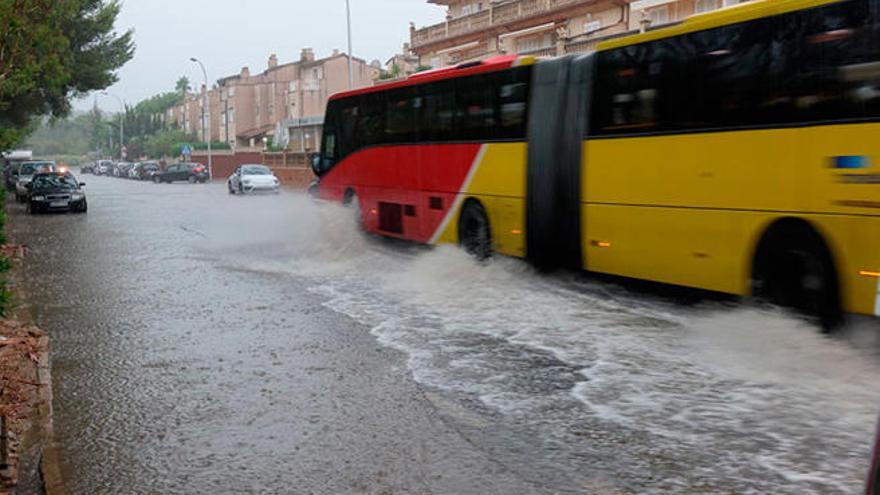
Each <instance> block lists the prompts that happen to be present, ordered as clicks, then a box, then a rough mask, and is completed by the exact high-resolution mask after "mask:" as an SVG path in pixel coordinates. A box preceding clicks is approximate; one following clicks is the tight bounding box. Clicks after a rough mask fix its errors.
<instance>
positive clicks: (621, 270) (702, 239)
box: [582, 130, 800, 294]
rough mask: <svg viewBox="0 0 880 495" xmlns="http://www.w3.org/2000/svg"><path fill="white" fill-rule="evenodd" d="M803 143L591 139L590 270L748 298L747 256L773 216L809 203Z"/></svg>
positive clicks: (785, 133) (777, 136)
mask: <svg viewBox="0 0 880 495" xmlns="http://www.w3.org/2000/svg"><path fill="white" fill-rule="evenodd" d="M796 139H797V134H796V131H794V130H771V131H744V132H727V133H703V134H686V135H677V136H656V137H639V138H617V139H601V140H590V141H587V142H586V143H585V149H584V156H585V157H586V158H585V161H584V167H585V170H584V174H583V177H582V181H583V182H582V187H583V190H584V191H586V194H585V196H584V198H583V199H584V201H585V206H584V208H585V210H584V212H583V214H584V219H583V220H582V228H583V229H584V237H583V244H582V249H584V252H585V253H587V254H588V256H587V259H586V263H585V265H584V266H585V268H587V269H588V270H592V271H597V272H602V273H610V274H616V275H623V276H627V277H635V278H642V279H647V280H655V281H659V282H666V283H674V284H679V285H685V286H690V287H699V288H703V289H710V290H717V291H723V292H729V293H735V294H746V293H748V292H749V291H750V289H749V287H748V285H749V279H750V273H749V271H750V266H751V265H750V259H747V258H750V257H751V255H752V251H753V244H754V242H756V241H755V239H756V238H758V237H760V232H761V229H762V228H763V226H764V225H766V222H767V221H768V219H769V218H774V217H776V216H778V215H777V214H776V213H773V212H772V211H771V210H777V211H786V210H787V211H793V210H796V209H798V206H799V203H800V201H799V199H798V197H797V194H796V192H797V186H798V184H797V183H796V181H793V180H791V178H792V177H796V176H797V175H796V171H795V158H796V153H795V144H796V142H797V141H796ZM749 210H751V211H754V210H763V211H764V212H765V213H760V212H758V213H747V212H748V211H749ZM591 222H592V223H591ZM606 245H607V247H600V246H606Z"/></svg>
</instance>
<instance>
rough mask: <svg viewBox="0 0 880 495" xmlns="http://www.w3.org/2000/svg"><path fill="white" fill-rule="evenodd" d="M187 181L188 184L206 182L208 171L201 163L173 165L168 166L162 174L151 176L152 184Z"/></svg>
mask: <svg viewBox="0 0 880 495" xmlns="http://www.w3.org/2000/svg"><path fill="white" fill-rule="evenodd" d="M178 181H187V182H189V183H190V184H195V183H196V182H208V170H207V169H206V168H205V166H204V165H202V164H201V163H175V164H173V165H169V166H168V168H166V169H165V171H164V172H158V173H156V174H154V175H153V182H155V183H156V184H159V183H162V182H178Z"/></svg>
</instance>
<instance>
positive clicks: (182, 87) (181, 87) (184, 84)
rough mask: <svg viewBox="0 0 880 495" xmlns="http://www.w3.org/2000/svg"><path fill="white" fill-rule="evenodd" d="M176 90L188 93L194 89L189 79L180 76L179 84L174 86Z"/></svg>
mask: <svg viewBox="0 0 880 495" xmlns="http://www.w3.org/2000/svg"><path fill="white" fill-rule="evenodd" d="M174 88H175V89H177V92H178V93H187V92H189V90H190V89H192V85H191V84H190V83H189V78H188V77H186V76H180V79H178V80H177V84H175V85H174Z"/></svg>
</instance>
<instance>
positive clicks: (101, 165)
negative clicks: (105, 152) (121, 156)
mask: <svg viewBox="0 0 880 495" xmlns="http://www.w3.org/2000/svg"><path fill="white" fill-rule="evenodd" d="M112 170H113V162H111V161H110V160H98V164H97V165H96V166H95V175H110V173H111V172H112Z"/></svg>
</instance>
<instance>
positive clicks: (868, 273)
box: [859, 270, 880, 278]
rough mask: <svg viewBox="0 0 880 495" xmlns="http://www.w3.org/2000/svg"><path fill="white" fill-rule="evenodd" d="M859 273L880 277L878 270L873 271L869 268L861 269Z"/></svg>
mask: <svg viewBox="0 0 880 495" xmlns="http://www.w3.org/2000/svg"><path fill="white" fill-rule="evenodd" d="M859 275H861V276H863V277H871V278H880V272H873V271H870V270H861V271H860V272H859Z"/></svg>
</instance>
